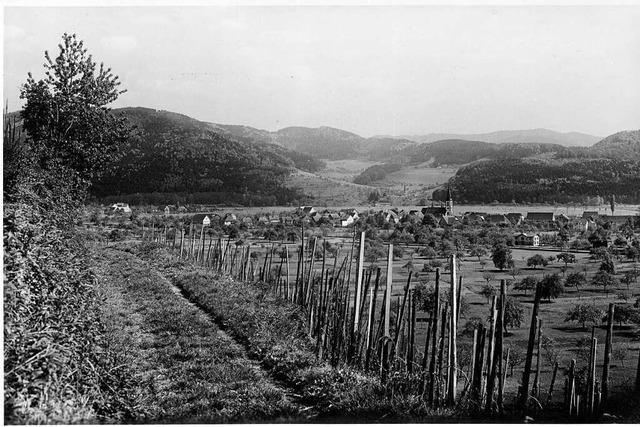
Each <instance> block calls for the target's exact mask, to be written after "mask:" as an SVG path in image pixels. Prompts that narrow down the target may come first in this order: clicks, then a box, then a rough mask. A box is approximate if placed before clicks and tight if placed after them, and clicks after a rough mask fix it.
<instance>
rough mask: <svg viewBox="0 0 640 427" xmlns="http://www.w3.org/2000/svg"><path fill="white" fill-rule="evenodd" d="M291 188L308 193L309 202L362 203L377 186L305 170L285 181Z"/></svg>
mask: <svg viewBox="0 0 640 427" xmlns="http://www.w3.org/2000/svg"><path fill="white" fill-rule="evenodd" d="M285 185H286V186H287V187H289V188H298V189H300V190H301V191H302V192H303V193H304V194H306V195H308V196H309V198H310V200H309V202H311V203H313V204H316V205H326V204H329V203H331V204H339V205H340V204H348V203H350V202H351V203H354V202H355V203H357V204H362V203H364V202H366V200H367V196H368V195H369V193H371V192H372V191H373V190H375V188H373V187H370V186H367V185H358V184H354V183H352V182H347V181H341V180H338V179H334V178H329V177H323V176H319V175H316V174H312V173H309V172H304V171H296V172H294V173H293V174H291V175H290V176H289V177H288V178H287V180H286V181H285Z"/></svg>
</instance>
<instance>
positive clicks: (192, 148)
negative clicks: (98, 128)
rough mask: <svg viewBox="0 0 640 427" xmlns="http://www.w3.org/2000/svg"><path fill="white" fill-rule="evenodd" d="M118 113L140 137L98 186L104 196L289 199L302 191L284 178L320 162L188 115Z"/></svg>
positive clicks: (143, 111)
mask: <svg viewBox="0 0 640 427" xmlns="http://www.w3.org/2000/svg"><path fill="white" fill-rule="evenodd" d="M114 113H115V114H116V115H123V116H125V117H126V118H127V119H128V120H129V122H130V123H131V124H132V125H133V126H134V127H135V129H136V132H135V133H136V136H135V137H133V138H131V139H130V142H129V146H128V147H127V148H126V150H125V151H124V156H123V158H122V159H121V160H120V161H119V162H118V163H117V164H116V166H115V168H114V169H113V170H112V171H111V172H110V173H108V174H107V175H106V176H105V177H103V178H102V179H101V180H100V182H98V183H96V184H95V185H94V189H93V193H94V195H95V196H98V197H105V196H114V195H118V196H119V197H122V196H124V195H131V194H135V193H140V194H142V196H137V197H141V198H142V200H130V201H132V202H145V201H147V202H154V203H165V202H166V203H170V202H177V201H182V202H183V203H184V202H188V201H192V202H200V203H220V202H226V203H234V202H235V203H239V204H285V203H289V202H292V201H293V200H295V199H296V198H297V197H298V196H299V195H298V194H296V193H295V192H294V191H292V190H289V189H287V188H285V187H284V186H283V185H282V182H283V180H284V178H285V177H287V176H288V175H289V174H290V172H291V171H292V170H293V169H294V168H295V167H298V168H300V169H306V170H313V169H314V168H317V167H319V163H318V162H317V161H316V160H314V159H313V158H310V157H309V156H307V155H304V154H301V153H296V152H293V151H291V150H287V149H285V148H283V147H278V146H275V145H271V144H252V143H246V142H240V141H238V140H236V139H232V138H230V137H227V136H224V135H222V134H221V133H220V132H217V131H216V130H215V128H214V126H212V125H211V124H209V123H205V122H200V121H198V120H195V119H192V118H190V117H187V116H185V115H182V114H176V113H172V112H167V111H156V110H153V109H148V108H124V109H118V110H114ZM152 193H153V194H154V195H153V197H151V196H144V195H145V194H147V195H148V194H152ZM187 195H189V196H187ZM145 197H146V198H145ZM185 197H187V199H185ZM150 198H152V199H153V200H151V199H150ZM127 200H129V199H127Z"/></svg>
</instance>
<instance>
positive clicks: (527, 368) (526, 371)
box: [518, 284, 541, 411]
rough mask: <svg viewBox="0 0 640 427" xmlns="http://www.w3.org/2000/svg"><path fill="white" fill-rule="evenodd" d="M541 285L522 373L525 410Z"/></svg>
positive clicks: (537, 290) (523, 407)
mask: <svg viewBox="0 0 640 427" xmlns="http://www.w3.org/2000/svg"><path fill="white" fill-rule="evenodd" d="M540 297H541V286H540V284H538V285H537V286H536V295H535V299H534V302H533V312H532V313H531V325H530V327H529V342H528V344H527V355H526V358H525V362H524V372H523V373H522V387H521V390H520V392H519V396H520V401H519V402H518V403H519V406H520V408H521V409H522V410H523V411H524V410H526V407H527V401H528V400H529V379H530V375H531V362H532V359H533V347H534V345H535V338H536V323H537V321H536V319H537V318H538V307H539V306H540Z"/></svg>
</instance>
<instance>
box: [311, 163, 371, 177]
mask: <svg viewBox="0 0 640 427" xmlns="http://www.w3.org/2000/svg"><path fill="white" fill-rule="evenodd" d="M325 162H326V164H327V167H326V168H324V169H323V170H321V171H319V172H318V175H320V176H322V177H325V178H331V179H336V180H339V181H346V182H353V178H355V177H356V176H358V175H359V174H360V173H362V172H363V171H364V170H365V169H366V168H368V167H370V166H373V165H377V164H380V162H374V161H370V160H325Z"/></svg>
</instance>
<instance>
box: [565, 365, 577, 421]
mask: <svg viewBox="0 0 640 427" xmlns="http://www.w3.org/2000/svg"><path fill="white" fill-rule="evenodd" d="M575 373H576V359H571V365H570V366H569V378H568V380H569V391H568V393H567V400H568V405H569V415H573V413H574V412H575V399H576V378H575V375H576V374H575Z"/></svg>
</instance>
